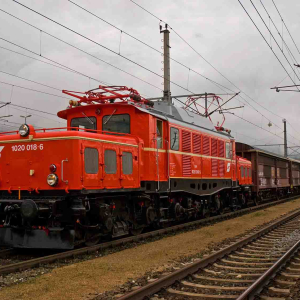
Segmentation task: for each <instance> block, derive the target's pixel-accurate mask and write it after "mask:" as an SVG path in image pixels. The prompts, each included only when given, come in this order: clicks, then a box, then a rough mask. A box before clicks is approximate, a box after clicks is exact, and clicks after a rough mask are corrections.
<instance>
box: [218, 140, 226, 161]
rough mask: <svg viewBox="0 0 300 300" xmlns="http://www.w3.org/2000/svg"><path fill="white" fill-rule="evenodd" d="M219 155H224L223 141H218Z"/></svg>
mask: <svg viewBox="0 0 300 300" xmlns="http://www.w3.org/2000/svg"><path fill="white" fill-rule="evenodd" d="M219 157H225V154H224V142H223V141H219Z"/></svg>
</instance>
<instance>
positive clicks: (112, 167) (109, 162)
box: [102, 143, 121, 189]
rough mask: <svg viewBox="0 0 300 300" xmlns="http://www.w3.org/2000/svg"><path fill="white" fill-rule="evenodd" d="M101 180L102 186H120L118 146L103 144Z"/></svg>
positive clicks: (109, 187) (108, 187)
mask: <svg viewBox="0 0 300 300" xmlns="http://www.w3.org/2000/svg"><path fill="white" fill-rule="evenodd" d="M102 147H103V148H102V149H103V150H102V151H103V152H102V153H103V156H102V158H103V160H102V166H103V168H102V181H103V188H105V189H114V188H121V180H120V178H121V171H120V169H121V168H120V167H121V166H120V152H119V146H118V145H114V144H108V143H107V144H105V143H104V144H103V146H102Z"/></svg>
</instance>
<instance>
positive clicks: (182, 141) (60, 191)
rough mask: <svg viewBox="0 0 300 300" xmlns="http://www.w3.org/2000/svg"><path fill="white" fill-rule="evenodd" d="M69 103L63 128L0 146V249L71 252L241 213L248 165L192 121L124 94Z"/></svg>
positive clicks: (11, 137) (220, 137)
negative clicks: (155, 229) (149, 231)
mask: <svg viewBox="0 0 300 300" xmlns="http://www.w3.org/2000/svg"><path fill="white" fill-rule="evenodd" d="M63 92H64V93H65V94H68V95H71V96H74V97H76V98H77V101H70V106H69V107H68V109H66V110H64V111H60V112H59V113H58V116H59V117H60V118H62V119H66V120H67V127H66V128H56V129H35V128H34V127H33V126H31V125H27V124H24V125H22V126H21V127H20V129H19V131H18V132H9V133H2V134H1V136H0V151H1V157H0V193H1V197H0V215H1V219H0V220H1V223H0V245H1V246H11V247H18V248H53V249H54V248H56V249H71V248H73V247H74V246H75V245H78V244H82V243H85V244H87V245H90V244H94V243H97V242H98V241H99V239H101V237H104V236H112V237H118V236H122V235H127V234H129V233H131V234H138V233H140V232H141V231H142V230H143V229H144V228H145V227H147V226H153V227H158V226H162V224H168V223H170V222H174V221H180V220H186V219H189V218H200V217H204V216H206V215H208V214H209V213H211V212H221V211H222V210H223V209H224V208H226V207H231V208H235V207H237V206H242V205H245V204H246V202H247V199H248V198H249V197H250V195H251V191H250V190H251V189H250V187H251V185H252V178H251V162H250V161H248V160H246V159H244V158H240V157H237V156H236V154H235V141H234V140H233V138H232V137H231V136H230V134H229V133H227V132H222V131H219V130H217V129H216V128H215V127H214V126H213V125H212V123H211V122H210V121H209V120H208V119H207V118H205V117H200V116H199V115H197V114H195V113H193V112H192V111H189V110H185V109H183V108H179V107H176V106H174V105H171V106H170V105H168V103H166V102H164V101H157V102H151V101H149V100H146V99H143V98H142V97H141V96H140V95H139V93H138V92H137V91H135V90H133V89H129V88H126V87H119V86H118V87H117V86H114V87H107V86H106V87H104V86H100V87H99V89H98V90H96V89H95V90H91V91H88V92H86V93H76V92H70V91H63Z"/></svg>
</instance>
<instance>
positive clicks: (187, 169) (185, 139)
mask: <svg viewBox="0 0 300 300" xmlns="http://www.w3.org/2000/svg"><path fill="white" fill-rule="evenodd" d="M191 136H192V134H191V133H190V132H189V131H185V130H182V151H183V152H188V153H191V152H192V141H191ZM182 175H183V176H191V175H192V159H191V156H189V155H182Z"/></svg>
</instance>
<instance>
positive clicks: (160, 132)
mask: <svg viewBox="0 0 300 300" xmlns="http://www.w3.org/2000/svg"><path fill="white" fill-rule="evenodd" d="M156 134H157V148H159V149H161V148H162V147H163V122H162V121H161V120H156Z"/></svg>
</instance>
